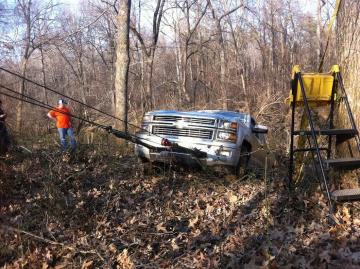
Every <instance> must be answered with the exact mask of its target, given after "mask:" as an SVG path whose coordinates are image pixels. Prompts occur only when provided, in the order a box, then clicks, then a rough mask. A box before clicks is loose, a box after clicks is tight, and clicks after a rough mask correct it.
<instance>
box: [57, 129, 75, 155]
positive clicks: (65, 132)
mask: <svg viewBox="0 0 360 269" xmlns="http://www.w3.org/2000/svg"><path fill="white" fill-rule="evenodd" d="M58 131H59V135H60V143H61V149H62V150H64V151H65V150H66V149H67V144H66V136H69V138H70V143H71V149H72V150H75V149H76V140H75V136H74V131H73V129H72V128H58Z"/></svg>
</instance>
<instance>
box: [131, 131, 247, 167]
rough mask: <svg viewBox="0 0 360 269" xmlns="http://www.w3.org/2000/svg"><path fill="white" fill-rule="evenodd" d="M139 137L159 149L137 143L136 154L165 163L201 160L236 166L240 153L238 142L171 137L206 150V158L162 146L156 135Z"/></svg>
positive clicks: (183, 143)
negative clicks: (151, 148)
mask: <svg viewBox="0 0 360 269" xmlns="http://www.w3.org/2000/svg"><path fill="white" fill-rule="evenodd" d="M139 138H142V139H143V141H144V142H146V143H148V144H150V145H152V146H154V147H157V148H158V150H150V149H148V148H146V147H144V146H141V145H135V154H136V155H137V156H139V157H142V158H145V159H148V160H149V161H156V162H164V163H169V162H175V163H184V164H189V165H190V164H196V163H197V164H198V163H199V162H200V163H201V164H203V165H207V166H217V165H225V166H233V167H235V166H236V165H237V163H238V160H239V155H240V150H239V149H238V147H236V144H234V143H229V142H220V141H211V140H209V141H204V140H203V139H193V138H181V139H173V138H169V140H171V141H172V142H175V143H178V144H179V145H181V146H183V147H187V148H190V149H194V148H197V149H198V150H201V151H203V152H206V157H205V158H196V157H194V156H193V155H191V154H187V153H182V152H175V151H172V150H171V149H169V148H166V147H162V146H160V145H161V140H160V139H157V138H156V137H154V136H143V137H141V136H139ZM189 140H190V141H189ZM190 142H191V143H190Z"/></svg>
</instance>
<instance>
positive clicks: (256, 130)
mask: <svg viewBox="0 0 360 269" xmlns="http://www.w3.org/2000/svg"><path fill="white" fill-rule="evenodd" d="M252 132H253V133H257V134H267V132H268V128H267V127H266V126H264V125H260V124H257V125H255V126H254V127H253V128H252Z"/></svg>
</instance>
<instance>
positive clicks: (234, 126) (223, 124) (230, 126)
mask: <svg viewBox="0 0 360 269" xmlns="http://www.w3.org/2000/svg"><path fill="white" fill-rule="evenodd" d="M219 128H222V129H233V130H236V129H237V122H230V121H221V122H220V123H219Z"/></svg>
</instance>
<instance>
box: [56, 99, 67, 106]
mask: <svg viewBox="0 0 360 269" xmlns="http://www.w3.org/2000/svg"><path fill="white" fill-rule="evenodd" d="M58 104H59V105H67V102H66V100H64V99H59V101H58Z"/></svg>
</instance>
